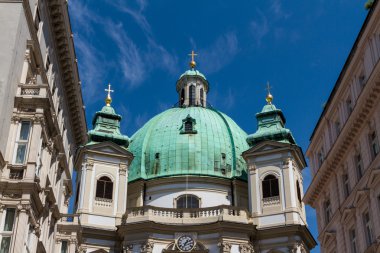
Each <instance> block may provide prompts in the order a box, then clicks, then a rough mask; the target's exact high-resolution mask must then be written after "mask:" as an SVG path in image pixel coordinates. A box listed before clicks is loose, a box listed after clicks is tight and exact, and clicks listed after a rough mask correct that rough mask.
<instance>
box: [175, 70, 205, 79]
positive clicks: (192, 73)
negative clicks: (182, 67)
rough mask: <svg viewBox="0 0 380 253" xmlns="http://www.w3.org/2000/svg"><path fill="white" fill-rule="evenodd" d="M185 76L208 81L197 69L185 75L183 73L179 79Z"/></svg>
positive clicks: (186, 72) (187, 71) (188, 71)
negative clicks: (197, 77)
mask: <svg viewBox="0 0 380 253" xmlns="http://www.w3.org/2000/svg"><path fill="white" fill-rule="evenodd" d="M184 76H200V77H202V78H203V79H204V80H206V77H205V76H204V75H203V74H202V73H201V72H199V71H198V70H195V69H189V70H186V71H185V73H183V74H182V75H181V76H180V77H179V79H181V78H182V77H184Z"/></svg>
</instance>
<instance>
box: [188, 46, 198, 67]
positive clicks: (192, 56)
mask: <svg viewBox="0 0 380 253" xmlns="http://www.w3.org/2000/svg"><path fill="white" fill-rule="evenodd" d="M197 55H198V54H196V53H195V52H194V50H191V54H189V56H191V61H190V63H189V64H190V68H192V69H194V68H195V66H196V65H197V63H196V62H195V59H194V56H197Z"/></svg>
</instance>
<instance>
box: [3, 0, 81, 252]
mask: <svg viewBox="0 0 380 253" xmlns="http://www.w3.org/2000/svg"><path fill="white" fill-rule="evenodd" d="M67 7H68V6H67V1H63V0H49V1H47V0H30V1H27V0H20V1H16V0H14V1H3V0H1V1H0V34H1V36H0V58H1V61H0V76H1V80H0V101H1V106H0V248H1V250H0V251H1V252H15V253H18V252H58V251H59V249H60V248H57V247H60V245H58V244H57V240H56V237H55V233H56V231H57V224H58V221H59V219H60V218H61V216H62V214H63V213H67V211H68V202H69V197H70V196H71V194H72V192H73V190H72V182H71V178H72V172H73V157H74V153H75V150H76V149H77V147H78V146H79V145H80V144H82V143H84V142H85V140H86V122H85V115H84V109H83V101H82V95H81V87H80V81H79V75H78V69H77V60H76V58H75V50H74V44H73V35H72V32H71V27H70V20H69V16H68V8H67ZM74 240H76V239H75V238H74Z"/></svg>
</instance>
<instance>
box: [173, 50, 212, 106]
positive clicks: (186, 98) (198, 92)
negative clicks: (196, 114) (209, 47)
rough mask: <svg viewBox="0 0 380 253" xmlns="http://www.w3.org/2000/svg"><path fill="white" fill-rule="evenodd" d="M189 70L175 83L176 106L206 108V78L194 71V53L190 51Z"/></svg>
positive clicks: (207, 87) (207, 88) (207, 89)
mask: <svg viewBox="0 0 380 253" xmlns="http://www.w3.org/2000/svg"><path fill="white" fill-rule="evenodd" d="M189 56H191V61H190V63H189V65H190V69H189V70H187V71H186V72H185V73H183V74H182V75H181V76H180V78H179V79H178V81H177V85H176V89H177V92H178V99H179V101H178V105H179V106H180V107H189V106H201V107H207V93H208V91H209V83H208V81H207V80H206V77H205V76H204V75H203V74H202V73H201V72H199V71H198V70H196V69H195V67H196V65H197V64H196V62H195V58H194V57H195V56H197V54H196V53H194V51H191V54H189Z"/></svg>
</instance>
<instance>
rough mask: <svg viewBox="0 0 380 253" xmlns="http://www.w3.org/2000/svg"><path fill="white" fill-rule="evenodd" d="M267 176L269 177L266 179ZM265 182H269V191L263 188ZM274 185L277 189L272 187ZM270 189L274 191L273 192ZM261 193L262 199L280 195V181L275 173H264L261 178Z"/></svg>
mask: <svg viewBox="0 0 380 253" xmlns="http://www.w3.org/2000/svg"><path fill="white" fill-rule="evenodd" d="M269 177H271V178H270V179H267V178H269ZM272 177H273V178H272ZM267 182H268V183H269V185H268V186H269V192H266V190H265V188H266V186H265V185H264V184H266V183H267ZM274 186H275V187H277V189H276V188H274V189H272V188H273V187H274ZM272 191H274V193H273V192H272ZM276 191H277V192H276ZM261 194H262V198H263V199H268V198H274V197H280V182H279V179H278V177H277V176H276V175H274V174H268V175H265V177H264V178H263V179H262V180H261ZM268 194H269V195H268Z"/></svg>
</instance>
